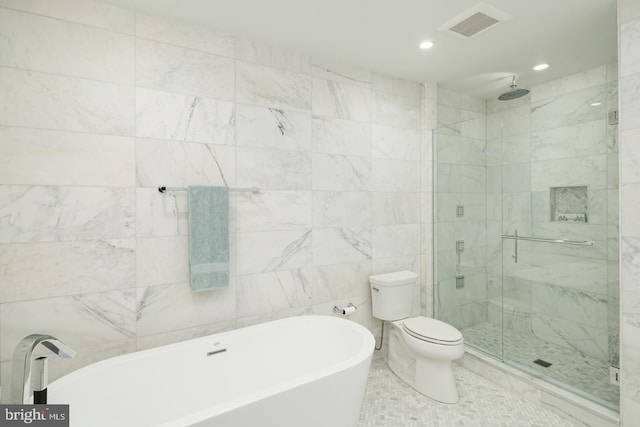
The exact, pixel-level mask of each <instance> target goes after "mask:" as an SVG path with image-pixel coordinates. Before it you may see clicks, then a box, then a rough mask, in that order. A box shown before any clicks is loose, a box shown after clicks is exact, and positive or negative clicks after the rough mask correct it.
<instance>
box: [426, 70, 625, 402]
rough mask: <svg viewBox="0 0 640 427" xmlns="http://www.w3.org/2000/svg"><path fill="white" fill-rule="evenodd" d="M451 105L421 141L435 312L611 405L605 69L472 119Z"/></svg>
mask: <svg viewBox="0 0 640 427" xmlns="http://www.w3.org/2000/svg"><path fill="white" fill-rule="evenodd" d="M594 82H599V83H597V84H595V83H594ZM445 98H447V97H446V96H445ZM443 102H446V100H445V101H443ZM451 104H452V105H442V106H439V127H438V128H437V129H435V130H434V135H433V136H434V144H433V149H434V153H433V155H434V189H433V193H434V286H435V287H434V313H435V317H436V318H438V319H441V320H443V321H446V322H448V323H450V324H452V325H454V326H456V327H457V328H458V329H460V330H461V331H462V333H463V335H464V338H465V343H466V345H467V346H470V347H473V348H475V349H476V350H478V351H480V352H483V353H485V354H486V355H488V356H490V357H493V358H496V359H499V360H501V361H503V362H504V363H506V364H509V365H511V366H514V367H516V368H518V369H520V370H523V371H525V372H527V373H528V374H531V375H534V376H536V377H538V378H542V379H544V380H546V381H548V382H550V383H553V384H555V385H557V386H560V387H563V388H565V389H568V390H570V391H572V392H574V393H576V394H578V395H581V396H583V397H586V398H588V399H590V400H592V401H594V402H597V403H599V404H601V405H603V406H606V407H608V408H610V409H614V410H617V409H618V407H619V387H618V386H617V385H616V384H615V380H616V375H615V374H616V368H617V367H618V366H619V361H618V359H619V352H618V349H619V335H618V334H619V333H618V331H619V325H618V321H619V320H618V319H619V296H618V293H619V285H618V147H617V125H616V123H617V120H616V118H617V112H616V111H615V110H616V108H617V80H616V77H615V67H614V66H602V67H598V68H596V69H593V70H589V71H587V72H585V73H581V74H580V75H576V76H573V77H571V78H567V79H564V80H563V82H555V83H551V84H547V85H541V86H540V87H533V88H531V93H530V94H528V95H526V96H524V97H521V98H518V99H514V100H511V101H506V102H501V101H498V100H496V101H487V102H486V104H483V108H484V110H483V108H477V107H476V108H475V109H474V108H469V109H467V110H465V109H464V107H461V103H460V102H458V103H457V104H456V103H451ZM454 104H455V105H454ZM462 104H464V103H462ZM440 112H441V113H440ZM465 117H467V119H466V120H460V119H461V118H465Z"/></svg>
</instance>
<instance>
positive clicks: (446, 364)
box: [369, 271, 464, 403]
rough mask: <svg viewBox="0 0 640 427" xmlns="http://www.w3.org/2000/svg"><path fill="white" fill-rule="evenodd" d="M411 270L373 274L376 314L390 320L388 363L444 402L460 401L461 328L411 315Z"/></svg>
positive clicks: (413, 277) (415, 278) (413, 276)
mask: <svg viewBox="0 0 640 427" xmlns="http://www.w3.org/2000/svg"><path fill="white" fill-rule="evenodd" d="M417 281H418V275H417V274H415V273H413V272H411V271H398V272H396V273H388V274H378V275H375V276H370V277H369V283H370V284H371V301H372V306H373V317H375V318H377V319H380V320H386V321H388V322H390V325H391V331H390V333H389V341H388V345H389V347H388V352H389V353H388V364H389V368H391V371H393V373H395V374H396V375H397V376H398V377H400V378H401V379H402V380H403V381H405V382H406V383H408V384H409V385H410V386H411V387H413V388H415V389H416V390H418V391H419V392H420V393H422V394H424V395H425V396H427V397H430V398H432V399H434V400H437V401H439V402H444V403H456V402H457V401H458V392H457V390H456V382H455V379H454V378H453V371H452V369H451V361H452V360H456V359H459V358H461V357H462V355H463V354H464V340H463V339H462V334H461V333H460V331H459V330H457V329H456V328H454V327H453V326H451V325H449V324H447V323H445V322H441V321H440V320H436V319H430V318H428V317H423V316H418V317H409V316H410V315H411V304H412V295H413V287H414V285H415V284H416V283H417Z"/></svg>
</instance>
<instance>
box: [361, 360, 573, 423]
mask: <svg viewBox="0 0 640 427" xmlns="http://www.w3.org/2000/svg"><path fill="white" fill-rule="evenodd" d="M453 369H454V375H455V378H456V382H457V386H458V394H459V395H460V400H459V401H458V403H456V404H453V405H450V404H446V403H440V402H436V401H435V400H432V399H430V398H428V397H426V396H423V395H421V394H420V393H418V392H417V391H415V390H414V389H413V388H411V387H410V386H409V385H407V384H405V383H404V382H403V381H402V380H400V379H399V378H398V377H396V376H395V375H394V374H393V373H392V372H391V371H390V370H389V368H388V366H387V364H386V359H385V357H384V355H383V354H380V353H376V354H375V355H374V358H373V362H372V364H371V370H370V372H369V382H368V384H367V390H366V394H365V398H364V403H363V405H362V411H361V413H360V422H359V427H383V426H384V427H427V426H429V427H431V426H434V427H452V426H470V427H494V426H495V427H498V426H500V427H525V426H526V427H534V426H535V427H538V426H539V427H556V426H563V427H564V426H567V427H571V426H576V425H577V424H573V423H572V422H571V421H568V420H566V419H564V418H562V417H560V416H559V415H557V414H555V413H553V412H550V411H548V410H546V409H544V408H541V407H540V406H538V405H537V404H535V403H533V402H530V401H528V400H525V399H522V398H520V397H518V396H515V395H513V394H511V393H510V392H509V391H507V390H506V389H503V388H501V387H499V386H497V385H495V384H493V383H492V382H490V381H488V380H486V379H484V378H482V377H480V376H479V375H476V374H474V373H473V372H471V371H469V370H468V369H465V368H463V367H461V366H458V365H455V364H454V365H453Z"/></svg>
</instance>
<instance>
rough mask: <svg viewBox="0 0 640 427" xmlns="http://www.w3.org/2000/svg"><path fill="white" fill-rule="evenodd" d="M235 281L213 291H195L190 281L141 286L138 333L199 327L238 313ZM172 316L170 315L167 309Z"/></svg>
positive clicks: (232, 316) (137, 303) (139, 292)
mask: <svg viewBox="0 0 640 427" xmlns="http://www.w3.org/2000/svg"><path fill="white" fill-rule="evenodd" d="M235 288H236V286H235V283H234V280H233V279H232V280H231V281H230V283H229V288H225V289H221V290H215V291H210V292H215V293H216V298H212V295H210V292H192V291H191V288H190V287H189V284H188V282H182V283H176V284H172V285H165V286H152V287H149V288H139V289H137V290H136V291H137V295H136V300H137V301H136V316H137V322H136V326H137V331H136V332H137V335H138V336H147V335H153V334H159V333H163V332H168V331H175V330H176V329H188V328H197V327H202V326H205V325H211V324H212V323H218V322H225V321H228V320H229V319H232V318H234V317H235V314H236V307H235V303H234V301H235ZM169 311H170V312H171V316H167V312H169Z"/></svg>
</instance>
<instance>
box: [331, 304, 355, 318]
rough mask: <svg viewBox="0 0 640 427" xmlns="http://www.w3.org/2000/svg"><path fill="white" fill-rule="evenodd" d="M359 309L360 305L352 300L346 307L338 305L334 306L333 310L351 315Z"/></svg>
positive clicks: (344, 314)
mask: <svg viewBox="0 0 640 427" xmlns="http://www.w3.org/2000/svg"><path fill="white" fill-rule="evenodd" d="M357 310H358V307H356V306H355V305H353V303H351V302H350V303H349V304H347V306H346V307H342V308H340V307H338V306H337V305H334V306H333V312H334V313H338V314H341V315H343V316H349V315H351V314H354V313H355V312H356V311H357Z"/></svg>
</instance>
